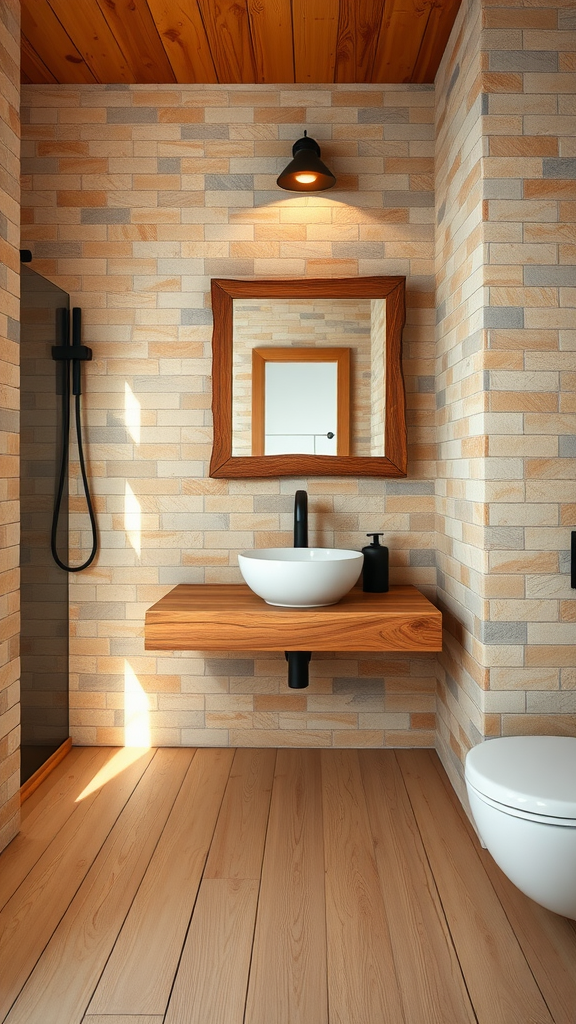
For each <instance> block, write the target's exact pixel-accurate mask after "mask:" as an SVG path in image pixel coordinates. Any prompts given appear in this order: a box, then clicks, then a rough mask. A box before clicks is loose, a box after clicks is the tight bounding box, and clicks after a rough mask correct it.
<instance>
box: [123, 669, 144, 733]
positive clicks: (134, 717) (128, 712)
mask: <svg viewBox="0 0 576 1024" xmlns="http://www.w3.org/2000/svg"><path fill="white" fill-rule="evenodd" d="M124 746H125V747H150V705H149V703H148V697H147V696H146V694H145V692H144V690H143V689H142V686H141V685H140V683H139V681H138V676H137V675H136V673H135V672H134V669H133V668H132V666H131V664H130V662H129V661H126V660H124Z"/></svg>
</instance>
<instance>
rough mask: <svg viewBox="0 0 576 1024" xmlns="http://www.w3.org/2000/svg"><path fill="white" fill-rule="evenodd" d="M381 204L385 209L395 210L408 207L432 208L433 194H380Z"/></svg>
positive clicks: (389, 192) (390, 192)
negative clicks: (399, 207)
mask: <svg viewBox="0 0 576 1024" xmlns="http://www.w3.org/2000/svg"><path fill="white" fill-rule="evenodd" d="M382 202H383V204H384V206H385V207H389V208H392V207H393V208H396V207H398V206H401V207H410V206H434V193H433V192H401V191H398V192H393V191H389V190H387V191H385V192H383V193H382Z"/></svg>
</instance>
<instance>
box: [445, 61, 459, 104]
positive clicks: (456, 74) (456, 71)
mask: <svg viewBox="0 0 576 1024" xmlns="http://www.w3.org/2000/svg"><path fill="white" fill-rule="evenodd" d="M459 77H460V64H457V65H456V67H455V68H454V71H453V72H452V75H451V78H450V81H449V82H448V88H447V90H446V99H448V97H449V95H450V93H451V92H452V89H453V88H454V86H455V85H456V82H457V81H458V79H459Z"/></svg>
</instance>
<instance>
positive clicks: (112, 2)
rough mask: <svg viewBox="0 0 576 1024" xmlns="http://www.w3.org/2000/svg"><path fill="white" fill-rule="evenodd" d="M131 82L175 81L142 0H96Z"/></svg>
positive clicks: (150, 15)
mask: <svg viewBox="0 0 576 1024" xmlns="http://www.w3.org/2000/svg"><path fill="white" fill-rule="evenodd" d="M96 2H97V4H98V6H99V8H100V10H101V12H102V15H103V17H104V19H105V21H106V22H107V24H108V26H109V28H110V31H111V32H112V34H113V35H114V37H115V39H116V41H117V43H118V45H119V47H120V49H121V50H122V53H123V54H124V57H125V59H126V61H127V64H128V67H129V68H130V70H131V71H132V74H133V76H134V81H135V82H140V83H151V84H152V83H156V82H157V83H164V82H175V81H176V75H175V74H174V71H173V70H172V66H171V64H170V61H169V60H168V57H167V55H166V51H165V49H164V47H163V46H162V42H161V40H160V36H159V34H158V29H157V27H156V25H155V24H154V18H153V17H152V14H151V12H150V8H149V6H148V4H146V3H137V4H135V3H134V0H96Z"/></svg>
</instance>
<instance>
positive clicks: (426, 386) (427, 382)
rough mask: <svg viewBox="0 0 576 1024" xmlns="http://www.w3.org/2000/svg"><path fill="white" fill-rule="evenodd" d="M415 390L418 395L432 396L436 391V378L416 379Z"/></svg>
mask: <svg viewBox="0 0 576 1024" xmlns="http://www.w3.org/2000/svg"><path fill="white" fill-rule="evenodd" d="M415 380H416V390H417V391H419V392H420V394H433V393H434V391H436V378H435V377H432V376H430V377H428V376H425V377H416V378H415Z"/></svg>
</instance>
